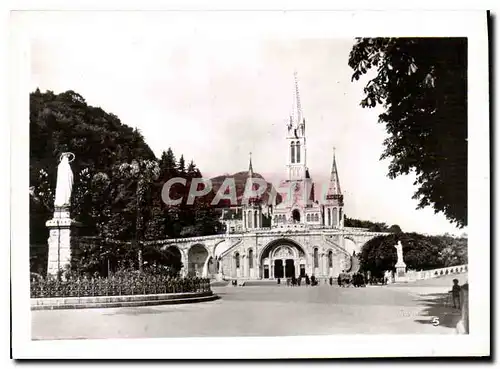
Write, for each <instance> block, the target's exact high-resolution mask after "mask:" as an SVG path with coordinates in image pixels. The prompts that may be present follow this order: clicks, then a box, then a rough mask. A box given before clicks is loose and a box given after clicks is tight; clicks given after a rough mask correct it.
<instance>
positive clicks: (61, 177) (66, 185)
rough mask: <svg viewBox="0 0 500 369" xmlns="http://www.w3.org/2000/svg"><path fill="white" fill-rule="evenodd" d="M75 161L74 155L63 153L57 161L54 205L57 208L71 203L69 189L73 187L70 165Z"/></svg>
mask: <svg viewBox="0 0 500 369" xmlns="http://www.w3.org/2000/svg"><path fill="white" fill-rule="evenodd" d="M74 159H75V154H73V153H71V152H64V153H62V154H61V157H60V159H59V165H58V167H57V184H56V199H55V201H54V205H55V206H57V207H63V206H69V205H70V201H71V189H72V187H73V172H72V171H71V166H70V165H69V163H71V162H72V161H73V160H74Z"/></svg>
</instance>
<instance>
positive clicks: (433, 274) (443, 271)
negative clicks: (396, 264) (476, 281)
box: [406, 265, 468, 281]
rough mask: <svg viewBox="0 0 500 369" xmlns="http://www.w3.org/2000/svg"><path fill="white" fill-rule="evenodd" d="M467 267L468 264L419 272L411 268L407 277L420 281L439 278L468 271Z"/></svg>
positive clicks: (410, 279)
mask: <svg viewBox="0 0 500 369" xmlns="http://www.w3.org/2000/svg"><path fill="white" fill-rule="evenodd" d="M467 269H468V267H467V265H456V266H451V267H446V268H439V269H431V270H421V271H418V272H417V271H415V270H409V271H407V272H406V277H407V279H408V281H418V280H422V279H432V278H438V277H442V276H445V275H450V274H459V273H466V272H467Z"/></svg>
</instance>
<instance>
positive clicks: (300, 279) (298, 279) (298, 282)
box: [297, 275, 302, 287]
mask: <svg viewBox="0 0 500 369" xmlns="http://www.w3.org/2000/svg"><path fill="white" fill-rule="evenodd" d="M301 281H302V276H301V275H299V278H297V284H298V285H299V287H300V282H301Z"/></svg>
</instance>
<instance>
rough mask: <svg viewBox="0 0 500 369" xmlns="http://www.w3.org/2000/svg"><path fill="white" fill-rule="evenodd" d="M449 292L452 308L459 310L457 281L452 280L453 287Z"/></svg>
mask: <svg viewBox="0 0 500 369" xmlns="http://www.w3.org/2000/svg"><path fill="white" fill-rule="evenodd" d="M449 292H450V293H451V296H452V298H453V308H455V309H460V286H459V285H458V279H454V280H453V287H452V288H451V291H449Z"/></svg>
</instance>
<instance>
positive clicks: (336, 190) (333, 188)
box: [327, 147, 342, 200]
mask: <svg viewBox="0 0 500 369" xmlns="http://www.w3.org/2000/svg"><path fill="white" fill-rule="evenodd" d="M338 196H342V191H341V190H340V181H339V173H338V171H337V163H336V162H335V147H334V148H333V163H332V172H331V174H330V184H329V186H328V192H327V199H328V200H330V199H335V198H338Z"/></svg>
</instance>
